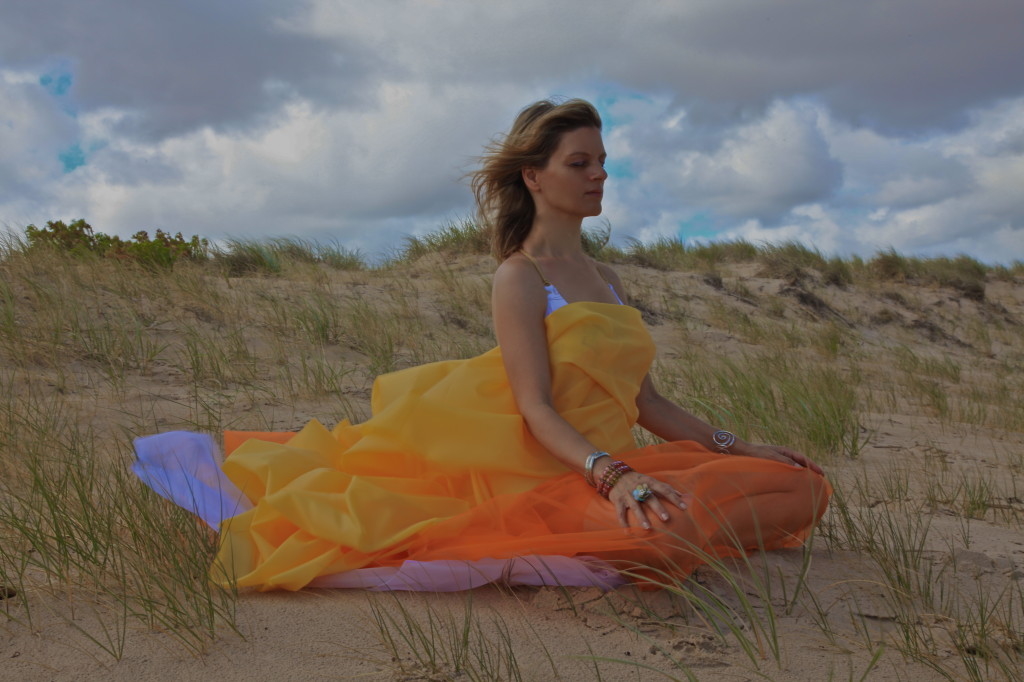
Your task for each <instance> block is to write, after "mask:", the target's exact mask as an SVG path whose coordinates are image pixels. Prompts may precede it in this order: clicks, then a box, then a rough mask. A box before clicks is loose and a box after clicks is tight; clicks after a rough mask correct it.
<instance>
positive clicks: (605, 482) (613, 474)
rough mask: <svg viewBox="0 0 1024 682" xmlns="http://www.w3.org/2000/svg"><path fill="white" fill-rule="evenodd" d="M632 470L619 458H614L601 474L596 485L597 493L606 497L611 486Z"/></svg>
mask: <svg viewBox="0 0 1024 682" xmlns="http://www.w3.org/2000/svg"><path fill="white" fill-rule="evenodd" d="M632 470H633V467H631V466H629V465H628V464H626V463H625V462H623V461H621V460H615V461H614V462H612V463H611V464H609V465H608V466H606V467H605V469H604V472H603V473H602V474H601V483H600V484H599V485H598V487H597V494H598V495H600V496H601V497H603V498H605V499H608V495H609V494H610V493H611V491H612V488H614V487H615V484H616V483H618V482H619V479H620V478H622V477H623V476H624V475H625V474H627V473H629V472H630V471H632Z"/></svg>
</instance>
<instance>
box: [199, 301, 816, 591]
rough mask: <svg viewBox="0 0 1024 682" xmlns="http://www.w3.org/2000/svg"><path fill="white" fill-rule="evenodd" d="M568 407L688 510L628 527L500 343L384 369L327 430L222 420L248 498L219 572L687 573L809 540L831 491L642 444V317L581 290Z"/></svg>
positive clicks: (288, 578)
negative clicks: (512, 569) (619, 568)
mask: <svg viewBox="0 0 1024 682" xmlns="http://www.w3.org/2000/svg"><path fill="white" fill-rule="evenodd" d="M546 324H547V334H548V348H549V355H550V362H551V376H552V390H553V394H554V396H553V397H554V402H555V407H556V409H557V410H558V411H559V413H560V414H561V415H562V416H563V417H564V418H565V419H566V420H567V421H568V422H569V423H570V424H572V425H573V426H574V427H575V428H576V429H577V430H578V431H580V433H582V434H583V435H584V436H585V437H586V438H587V439H588V440H589V441H590V442H591V443H593V444H595V445H596V446H597V447H599V448H600V449H602V450H606V451H608V452H612V453H614V454H615V455H616V456H617V457H619V458H621V459H623V460H625V461H626V462H628V463H629V464H630V465H631V466H633V468H634V469H636V470H638V471H641V472H643V473H645V474H649V475H651V476H654V477H656V478H659V479H661V480H664V481H666V482H669V483H671V484H672V485H673V486H675V487H676V488H677V489H679V490H681V491H683V492H684V493H686V494H687V495H688V496H689V508H688V509H686V510H685V511H684V510H681V509H672V510H670V514H671V519H670V520H669V521H668V522H667V523H662V522H661V521H659V520H656V519H654V518H653V515H652V518H651V521H652V523H653V525H654V529H652V530H651V531H649V532H642V531H639V530H633V531H631V532H627V531H625V530H624V529H623V528H622V527H621V526H620V523H619V520H618V519H617V518H616V515H615V511H614V508H613V506H612V505H611V504H610V503H609V502H608V501H607V500H604V499H602V498H600V497H598V496H597V495H596V494H595V492H594V489H593V488H591V487H590V486H588V485H587V484H586V483H585V482H584V481H583V480H582V478H581V477H580V476H579V475H578V474H576V473H573V472H570V471H568V470H567V469H566V468H565V467H564V466H563V465H561V464H560V463H559V462H558V461H557V460H556V459H555V458H554V457H552V456H551V455H550V454H549V453H548V452H547V451H545V449H544V448H543V447H542V446H541V445H540V444H539V443H538V442H537V441H536V439H535V438H533V436H532V434H531V433H530V431H529V429H528V428H527V427H526V424H525V422H524V421H523V419H522V417H521V415H520V414H519V413H518V410H517V409H516V405H515V402H514V399H513V398H512V393H511V389H510V387H509V385H508V379H507V376H506V375H505V370H504V365H503V362H502V359H501V350H500V349H499V348H495V349H493V350H491V351H489V352H487V353H484V354H483V355H480V356H477V357H475V358H470V359H468V360H457V361H450V362H440V363H433V364H430V365H424V366H421V367H416V368H412V369H409V370H403V371H400V372H396V373H393V374H388V375H383V376H381V377H379V378H378V379H377V382H376V383H375V385H374V391H373V398H372V410H373V416H372V417H371V418H370V419H369V420H367V421H366V422H364V423H362V424H358V425H352V424H349V423H348V422H347V421H343V422H342V423H340V424H338V425H337V426H336V427H335V428H334V429H332V430H328V429H327V428H325V427H324V426H322V425H321V424H320V423H319V422H316V421H313V422H310V423H309V424H308V425H307V426H306V427H305V428H304V429H302V430H301V431H300V432H298V433H255V432H228V433H226V434H224V448H225V452H226V453H228V456H227V457H226V459H225V460H224V462H223V464H222V465H221V466H222V472H221V471H218V472H217V473H218V474H220V473H223V474H224V475H226V477H227V478H228V479H230V482H231V485H233V486H237V489H238V490H240V491H241V493H243V494H244V496H245V498H246V499H247V507H249V508H247V509H246V510H245V511H242V512H241V513H238V514H235V515H233V516H231V517H230V518H227V519H226V520H225V521H224V522H223V523H222V524H221V525H220V531H221V535H222V543H221V550H220V553H219V556H218V558H217V562H216V564H215V566H214V569H213V574H214V576H215V578H216V579H218V580H220V581H222V582H224V583H225V584H232V585H237V586H240V587H245V586H252V587H257V588H259V589H279V588H280V589H299V588H302V587H304V586H306V585H309V584H310V583H313V582H314V581H316V580H318V579H321V578H322V577H324V576H331V575H339V574H344V573H345V572H349V571H357V570H359V569H366V568H374V567H379V568H386V567H396V566H401V565H404V564H406V562H439V561H440V562H443V561H467V562H473V561H490V560H504V559H511V558H514V557H525V556H540V557H543V556H560V557H580V556H587V557H599V558H601V559H605V560H608V561H616V562H617V561H622V562H626V563H629V564H630V565H634V566H635V565H637V564H642V565H646V566H649V567H651V568H652V569H653V571H655V572H657V571H669V572H671V573H672V574H677V575H681V576H685V575H686V574H688V573H689V572H690V571H692V570H693V568H694V567H695V566H697V565H699V564H700V563H702V562H703V561H706V560H708V559H709V558H711V557H724V556H730V555H736V554H738V553H741V552H743V551H749V550H752V549H776V548H783V547H794V546H798V545H799V544H800V543H802V542H803V541H804V540H805V539H806V537H807V536H808V534H809V533H810V532H811V530H812V528H813V526H814V524H815V523H816V521H817V520H818V519H819V518H820V517H821V515H822V513H824V510H825V508H826V506H827V504H828V499H829V495H830V493H831V488H830V487H829V485H828V483H827V482H826V481H825V480H824V478H822V477H821V476H819V475H817V474H815V473H813V472H811V471H809V470H806V469H803V468H799V467H794V466H792V465H786V464H782V463H778V462H772V461H767V460H760V459H753V458H747V457H733V456H726V455H721V454H718V453H713V452H709V451H708V450H706V449H705V448H703V447H701V446H700V445H698V444H696V443H691V442H677V443H665V444H661V445H656V446H650V447H645V448H637V446H636V444H635V441H634V440H633V436H632V427H633V425H634V424H635V423H636V421H637V417H638V412H637V407H636V396H637V393H638V391H639V387H640V385H641V382H642V381H643V379H644V377H645V376H646V374H647V372H648V370H649V368H650V364H651V362H652V360H653V357H654V346H653V343H652V341H651V339H650V336H649V335H648V333H647V331H646V329H645V328H644V325H643V324H642V323H641V320H640V315H639V313H638V312H637V311H636V310H635V309H632V308H629V307H627V306H621V305H609V304H600V303H576V304H571V305H568V306H565V307H563V308H560V309H559V310H556V311H555V312H554V313H552V314H551V315H550V316H548V318H547V322H546Z"/></svg>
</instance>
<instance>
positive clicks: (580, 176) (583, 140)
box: [523, 128, 608, 218]
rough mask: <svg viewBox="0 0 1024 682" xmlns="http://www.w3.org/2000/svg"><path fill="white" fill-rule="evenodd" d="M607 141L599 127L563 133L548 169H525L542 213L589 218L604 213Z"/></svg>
mask: <svg viewBox="0 0 1024 682" xmlns="http://www.w3.org/2000/svg"><path fill="white" fill-rule="evenodd" d="M606 156H607V155H606V154H605V151H604V142H602V140H601V131H600V130H598V129H597V128H578V129H576V130H573V131H571V132H568V133H565V134H564V135H562V139H561V140H559V142H558V147H557V148H556V149H555V151H554V153H553V154H552V155H551V158H550V159H548V164H547V165H546V166H545V167H544V168H527V169H524V170H523V180H524V181H525V182H526V186H527V188H528V189H529V190H530V194H531V195H532V196H533V202H534V204H535V205H536V207H537V215H538V216H555V215H561V216H564V217H573V218H585V217H588V216H596V215H600V214H601V199H602V197H603V196H604V181H605V179H606V178H607V177H608V173H607V172H606V171H605V169H604V160H605V157H606Z"/></svg>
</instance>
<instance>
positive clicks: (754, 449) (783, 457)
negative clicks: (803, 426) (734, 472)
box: [736, 443, 825, 475]
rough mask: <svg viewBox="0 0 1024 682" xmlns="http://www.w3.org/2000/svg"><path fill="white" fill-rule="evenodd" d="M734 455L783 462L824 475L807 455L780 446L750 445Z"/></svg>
mask: <svg viewBox="0 0 1024 682" xmlns="http://www.w3.org/2000/svg"><path fill="white" fill-rule="evenodd" d="M736 454H737V455H745V456H747V457H760V458H761V459H773V460H775V461H776V462H783V463H784V464H792V465H794V466H800V467H804V468H805V469H810V470H811V471H813V472H814V473H816V474H820V475H824V474H825V472H824V471H822V469H821V467H820V466H818V465H817V464H816V463H815V462H814V460H812V459H811V458H810V457H808V456H807V455H805V454H803V453H800V452H797V451H796V450H791V449H789V448H787V447H783V446H781V445H755V444H753V443H751V444H749V445H748V446H747V447H745V448H743V451H742V452H737V453H736Z"/></svg>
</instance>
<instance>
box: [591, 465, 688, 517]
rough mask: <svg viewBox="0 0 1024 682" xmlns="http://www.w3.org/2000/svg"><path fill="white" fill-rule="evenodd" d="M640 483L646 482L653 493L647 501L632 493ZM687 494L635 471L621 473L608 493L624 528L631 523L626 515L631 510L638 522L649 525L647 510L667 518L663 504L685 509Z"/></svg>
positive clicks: (666, 511) (666, 510)
mask: <svg viewBox="0 0 1024 682" xmlns="http://www.w3.org/2000/svg"><path fill="white" fill-rule="evenodd" d="M643 484H647V486H648V487H649V488H650V489H651V492H652V493H653V494H652V495H651V496H650V497H648V498H647V500H646V501H644V502H639V501H637V500H636V498H634V497H633V491H634V490H637V489H639V488H640V486H641V485H643ZM687 497H688V496H686V495H684V494H683V493H681V492H679V491H678V490H676V489H675V488H673V487H672V486H670V485H669V484H668V483H665V482H663V481H659V480H658V479H656V478H653V477H651V476H648V475H646V474H641V473H640V472H638V471H629V472H627V473H625V474H623V475H622V478H620V479H619V480H618V481H617V482H616V483H615V486H614V487H613V488H612V489H611V492H609V493H608V501H609V502H611V503H612V504H613V505H615V512H616V515H617V516H618V518H619V523H620V524H621V525H622V527H623V528H627V529H628V528H629V527H630V524H629V515H630V514H632V515H633V517H634V518H635V519H636V521H637V525H639V526H640V527H641V528H643V529H644V530H650V528H651V522H650V519H649V518H648V516H647V513H648V512H653V513H654V514H655V515H656V516H657V517H658V518H660V519H661V520H662V521H668V520H669V514H668V509H666V505H672V506H675V507H679V508H680V509H686V508H687V504H686V498H687Z"/></svg>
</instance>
